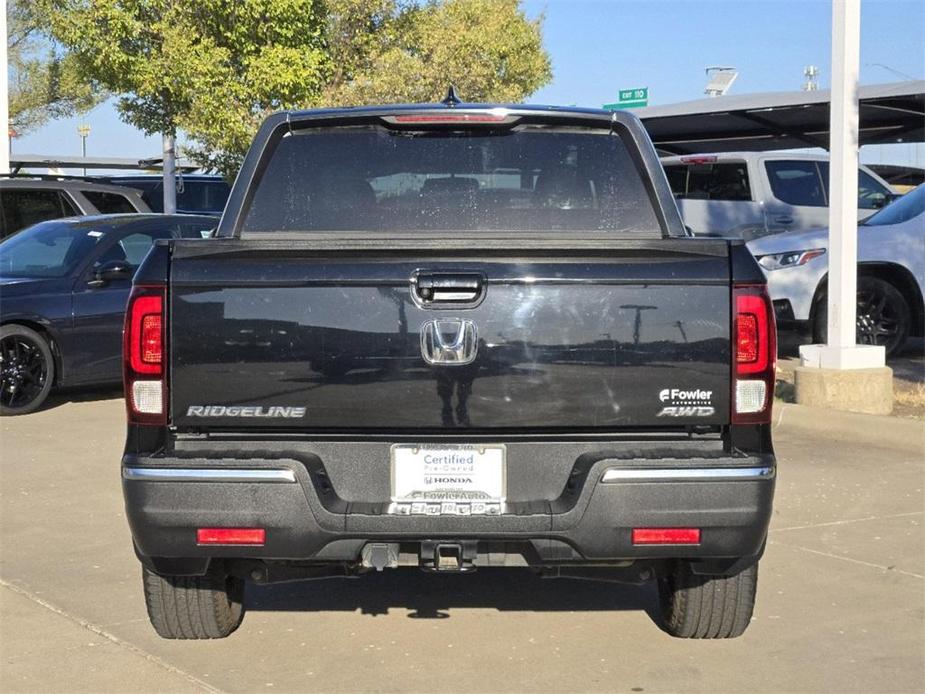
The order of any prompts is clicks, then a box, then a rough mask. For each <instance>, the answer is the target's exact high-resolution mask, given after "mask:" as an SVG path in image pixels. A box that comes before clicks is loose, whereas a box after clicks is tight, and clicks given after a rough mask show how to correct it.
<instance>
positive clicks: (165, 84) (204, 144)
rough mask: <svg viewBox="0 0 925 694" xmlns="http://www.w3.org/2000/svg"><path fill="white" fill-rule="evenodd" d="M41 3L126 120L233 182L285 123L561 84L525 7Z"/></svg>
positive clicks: (271, 0) (477, 2) (232, 0)
mask: <svg viewBox="0 0 925 694" xmlns="http://www.w3.org/2000/svg"><path fill="white" fill-rule="evenodd" d="M35 2H36V3H37V4H38V5H40V6H41V7H42V11H43V16H44V17H45V19H46V22H47V27H48V30H49V31H50V33H51V34H52V36H54V38H55V39H56V40H57V41H59V42H60V43H61V44H62V45H64V46H66V47H67V49H68V50H69V51H70V53H69V56H72V57H73V58H74V59H75V60H76V62H77V65H78V66H79V67H80V69H81V71H82V74H83V75H84V77H85V78H86V79H87V80H88V81H95V82H98V83H100V84H102V85H104V86H105V87H106V88H107V89H109V90H110V91H112V92H113V93H115V94H118V95H120V96H119V100H118V107H119V110H120V112H121V114H122V116H123V118H124V119H125V120H126V121H128V122H129V123H131V124H133V125H135V126H137V127H139V128H141V129H142V130H143V131H145V132H146V133H162V134H164V135H165V136H166V138H165V141H167V140H169V141H170V142H172V138H173V136H175V135H176V133H177V132H178V131H180V130H182V131H183V132H185V133H186V135H187V136H188V137H189V138H190V139H191V141H192V145H191V151H192V153H193V155H194V156H195V157H196V158H197V159H198V160H200V161H201V162H203V163H205V164H206V165H209V166H213V167H215V168H218V169H219V170H221V171H222V172H223V173H225V174H226V175H232V174H233V173H234V172H235V171H236V170H237V167H238V165H239V164H240V160H241V158H242V157H243V155H244V153H245V151H246V150H247V147H248V145H249V144H250V141H251V138H252V137H253V134H254V132H255V131H256V129H257V127H258V125H259V123H260V121H262V120H263V118H264V117H266V115H267V114H268V113H270V112H272V111H275V110H279V109H289V108H309V107H317V106H322V105H353V104H360V103H375V102H378V103H394V102H414V101H433V100H434V99H435V98H436V97H437V96H438V95H440V94H442V93H443V91H444V90H445V89H446V86H447V84H449V83H450V82H453V83H455V84H456V85H457V87H458V88H459V90H460V93H461V94H462V95H463V96H464V97H465V98H466V99H467V100H470V101H479V100H484V101H519V100H521V99H523V98H524V97H525V96H527V95H529V94H530V93H532V92H533V91H535V90H536V89H537V88H539V87H540V86H542V85H543V84H545V83H546V82H548V81H549V79H550V77H551V68H550V63H549V57H548V55H547V54H546V52H545V51H544V50H543V47H542V40H541V23H542V19H541V18H540V19H537V20H535V21H530V20H528V19H527V17H526V16H525V15H524V13H523V11H522V9H521V7H520V0H427V1H415V0H35ZM168 144H169V143H168ZM165 148H166V147H165Z"/></svg>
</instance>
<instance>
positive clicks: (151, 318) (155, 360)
mask: <svg viewBox="0 0 925 694" xmlns="http://www.w3.org/2000/svg"><path fill="white" fill-rule="evenodd" d="M163 348H164V345H163V337H162V334H161V316H160V314H159V313H158V314H148V315H146V316H143V317H142V319H141V361H142V362H144V363H145V364H160V363H161V354H162V353H163Z"/></svg>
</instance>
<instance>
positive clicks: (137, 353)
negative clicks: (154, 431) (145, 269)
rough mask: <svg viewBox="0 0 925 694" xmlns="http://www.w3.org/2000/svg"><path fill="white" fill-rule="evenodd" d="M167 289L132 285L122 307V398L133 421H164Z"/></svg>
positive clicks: (157, 422)
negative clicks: (123, 374)
mask: <svg viewBox="0 0 925 694" xmlns="http://www.w3.org/2000/svg"><path fill="white" fill-rule="evenodd" d="M165 306H166V290H165V288H164V287H162V286H138V287H134V288H133V289H132V293H131V295H130V296H129V300H128V306H127V307H126V311H125V331H124V335H123V339H124V346H123V362H124V371H125V401H126V407H127V410H128V419H129V422H130V423H133V424H159V425H160V424H165V423H166V421H167V416H166V406H165V402H166V385H165V379H164V361H165V335H164V330H165V324H164V309H165Z"/></svg>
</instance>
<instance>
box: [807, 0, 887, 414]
mask: <svg viewBox="0 0 925 694" xmlns="http://www.w3.org/2000/svg"><path fill="white" fill-rule="evenodd" d="M860 45H861V0H832V103H831V111H830V123H829V133H830V134H829V138H830V139H829V158H830V163H829V174H830V175H829V252H828V260H829V277H828V299H827V300H828V306H827V308H828V326H827V327H828V337H827V344H824V345H804V346H803V347H801V348H800V362H801V365H800V367H799V368H797V370H796V373H795V385H796V399H797V402H798V403H802V404H808V405H819V406H824V407H833V408H836V409H847V410H855V411H865V412H874V413H877V414H889V412H890V411H891V410H892V408H893V389H892V386H893V382H892V372H891V370H890V369H888V368H886V367H885V366H884V364H885V353H884V349H883V347H876V346H873V345H858V344H856V342H857V338H856V330H857V328H856V323H857V267H858V265H857V263H858V217H857V215H858V209H857V208H858V148H859V145H858V142H859V138H858V120H859V118H858V116H859V105H858V74H859V72H860V52H861V49H860Z"/></svg>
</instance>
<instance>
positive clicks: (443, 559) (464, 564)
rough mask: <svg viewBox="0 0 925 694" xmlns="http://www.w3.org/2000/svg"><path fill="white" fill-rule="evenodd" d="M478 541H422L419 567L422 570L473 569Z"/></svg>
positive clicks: (458, 570) (459, 570) (457, 570)
mask: <svg viewBox="0 0 925 694" xmlns="http://www.w3.org/2000/svg"><path fill="white" fill-rule="evenodd" d="M477 554H478V543H477V542H476V541H474V540H469V541H464V542H422V543H421V568H422V569H424V571H456V572H462V571H475V558H476V556H477Z"/></svg>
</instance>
